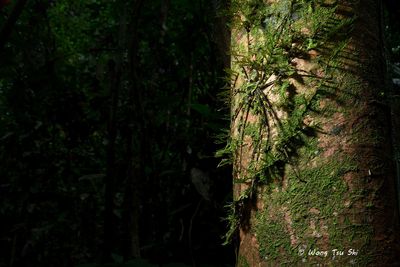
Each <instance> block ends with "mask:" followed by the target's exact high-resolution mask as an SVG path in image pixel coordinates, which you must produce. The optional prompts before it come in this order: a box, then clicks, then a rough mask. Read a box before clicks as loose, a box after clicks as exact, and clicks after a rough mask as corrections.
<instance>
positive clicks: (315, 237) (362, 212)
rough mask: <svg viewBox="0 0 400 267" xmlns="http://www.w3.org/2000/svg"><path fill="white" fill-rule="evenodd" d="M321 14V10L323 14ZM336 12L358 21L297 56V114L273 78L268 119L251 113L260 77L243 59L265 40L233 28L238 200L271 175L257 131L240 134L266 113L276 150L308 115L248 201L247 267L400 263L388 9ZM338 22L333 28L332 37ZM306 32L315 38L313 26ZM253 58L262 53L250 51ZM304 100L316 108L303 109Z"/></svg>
mask: <svg viewBox="0 0 400 267" xmlns="http://www.w3.org/2000/svg"><path fill="white" fill-rule="evenodd" d="M271 2H273V3H276V2H279V1H271ZM333 2H334V1H326V3H325V5H326V6H328V5H330V4H332V3H333ZM262 5H269V4H268V3H264V4H262ZM321 6H322V7H323V6H324V5H315V6H313V7H312V8H314V9H315V10H314V11H313V12H317V11H318V9H319V8H321ZM258 8H260V7H258ZM334 13H335V14H334V17H335V18H336V19H337V20H345V19H348V18H355V20H354V22H353V23H352V24H351V27H350V28H351V29H352V30H351V31H348V32H345V33H346V34H345V33H343V32H340V31H339V32H334V33H333V34H332V36H330V37H329V38H327V39H326V40H325V41H324V42H320V43H319V46H317V47H310V46H309V47H308V49H307V52H306V53H299V54H298V55H294V56H290V55H289V56H288V58H289V60H290V65H291V66H292V67H293V68H294V69H295V73H294V74H290V75H288V77H287V78H286V80H287V81H288V82H289V84H290V85H289V86H288V87H287V90H286V92H285V94H286V96H287V97H286V100H287V99H289V100H290V99H292V102H291V103H290V108H288V107H287V105H286V106H285V105H282V104H281V99H280V96H279V93H277V92H276V90H277V89H276V88H275V89H276V90H275V89H274V87H277V85H276V83H275V84H274V83H273V82H274V80H277V79H279V75H278V76H277V75H275V76H274V75H269V78H268V81H269V83H268V82H267V85H268V86H267V88H263V93H264V95H265V96H266V97H267V99H268V102H269V106H268V108H269V109H268V111H266V112H265V113H262V112H261V113H256V112H251V111H250V112H246V110H245V109H243V108H241V102H242V101H243V98H241V97H240V94H239V93H235V92H236V91H238V90H241V89H243V88H244V86H243V85H244V84H245V83H247V82H249V79H248V78H247V77H246V74H245V73H250V72H251V69H250V68H251V67H249V69H246V66H242V65H240V64H241V62H242V61H241V60H240V59H241V57H242V56H243V55H240V53H246V51H250V49H249V47H248V46H249V45H250V44H251V41H252V40H253V41H256V40H259V39H257V38H256V37H254V36H252V32H251V31H247V33H246V31H245V30H244V29H243V25H244V24H245V23H242V24H238V25H239V26H234V28H233V32H232V34H233V39H232V46H233V51H235V52H234V53H233V54H234V55H233V60H232V69H233V70H234V71H236V74H237V77H236V79H235V83H234V89H233V91H234V93H233V103H232V110H233V111H232V114H236V115H233V119H232V136H233V138H236V139H238V140H240V141H239V142H238V144H239V146H238V148H237V149H236V153H235V155H234V158H235V159H234V179H235V180H239V181H240V180H241V181H242V182H241V183H236V184H235V188H234V195H235V198H236V199H239V198H240V196H243V194H244V192H246V190H249V188H252V187H253V186H254V181H255V179H256V177H253V180H251V179H249V177H250V178H251V176H252V175H253V174H252V172H254V170H256V171H257V170H259V169H262V168H263V166H262V164H263V161H264V162H265V161H266V160H265V159H266V158H267V157H268V156H265V155H264V156H255V154H257V153H258V152H257V151H258V150H257V151H256V149H255V147H256V146H257V145H256V144H255V142H256V141H255V139H256V138H255V137H254V135H251V134H248V132H249V131H247V132H246V131H245V130H243V132H244V134H241V130H240V128H241V127H242V128H244V129H246V123H247V125H251V124H257V123H259V122H260V121H262V120H263V119H262V118H261V117H262V116H263V114H264V115H266V116H268V118H267V121H269V123H268V125H267V126H266V124H265V123H264V124H263V126H264V127H266V128H268V129H267V130H265V129H261V130H260V132H261V134H260V135H261V138H262V139H264V141H265V140H266V139H268V140H267V141H266V143H267V145H268V146H269V147H272V148H271V150H272V151H273V149H274V145H275V144H273V143H274V142H275V143H276V142H281V143H282V142H284V141H282V140H281V139H282V138H281V135H282V130H280V129H281V128H284V127H283V126H281V124H282V125H285V124H287V123H289V125H290V123H291V120H292V118H293V117H294V116H295V115H296V114H298V111H299V110H303V111H304V113H302V114H303V115H302V117H300V119H301V127H300V130H299V137H298V138H294V139H290V140H291V141H290V142H289V143H291V145H292V146H291V147H290V149H289V148H288V149H284V151H285V153H283V154H286V155H287V157H286V158H284V160H280V162H279V164H280V166H278V167H277V170H278V171H275V172H274V173H273V174H271V172H263V175H265V176H266V178H265V179H264V180H263V181H264V182H263V183H262V184H260V185H258V186H257V188H256V189H254V188H252V189H251V192H252V193H251V194H250V196H247V197H246V201H245V202H244V203H245V204H244V206H243V208H242V210H243V212H242V214H241V219H240V221H241V223H240V231H239V232H240V246H239V256H238V265H239V266H285V265H288V266H295V265H296V264H297V265H311V264H322V265H323V266H350V265H357V266H367V265H368V266H397V265H399V264H400V262H399V259H398V257H397V255H399V252H400V249H399V245H398V242H397V240H398V230H399V227H398V223H399V221H398V213H397V205H396V203H397V202H396V192H395V191H396V190H395V188H396V182H395V169H394V164H393V158H392V149H391V141H390V140H391V132H390V127H391V125H390V119H389V117H390V108H389V105H388V104H387V102H386V101H385V94H386V93H387V91H385V88H384V87H385V81H384V77H385V73H384V72H385V66H384V58H383V47H382V44H383V42H382V33H381V21H380V20H381V18H380V14H381V13H380V4H379V1H372V0H364V1H338V5H337V7H336V9H335V12H334ZM241 20H242V21H246V19H244V18H241ZM333 24H334V22H330V21H327V24H326V26H324V30H325V31H328V30H330V27H332V28H333V26H332V25H333ZM336 25H337V24H336ZM301 31H303V32H304V35H305V36H307V34H308V31H309V27H308V26H305V27H304V29H302V30H301ZM249 40H250V41H249ZM296 45H297V44H296V43H295V42H294V43H293V44H292V47H293V46H296ZM339 46H342V47H341V49H338V47H339ZM238 47H241V48H238ZM235 48H237V49H236V50H235ZM236 51H239V52H236ZM333 51H336V52H333ZM289 54H290V53H289ZM247 56H249V57H259V56H261V55H257V54H251V53H250V52H249V53H248V54H247ZM266 67H268V65H267V66H266ZM300 95H303V96H304V98H305V99H306V100H307V101H306V104H304V103H303V104H298V102H296V99H297V98H296V97H297V96H300ZM250 105H251V104H250ZM296 105H300V106H301V105H305V106H306V107H305V108H304V109H303V108H301V107H296ZM296 116H297V115H296ZM244 121H245V122H244ZM243 124H244V126H243ZM260 127H261V126H260ZM309 129H313V130H312V132H311V133H310V132H309ZM271 143H272V144H271ZM263 144H264V143H263ZM264 146H265V144H264ZM264 149H265V147H264ZM275 154H276V153H275ZM254 161H259V162H260V163H254ZM257 175H260V174H259V173H258V172H257ZM342 252H343V254H342Z"/></svg>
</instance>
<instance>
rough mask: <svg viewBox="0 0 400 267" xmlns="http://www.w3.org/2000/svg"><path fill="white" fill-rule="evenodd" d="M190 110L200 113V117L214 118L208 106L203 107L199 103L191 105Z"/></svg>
mask: <svg viewBox="0 0 400 267" xmlns="http://www.w3.org/2000/svg"><path fill="white" fill-rule="evenodd" d="M190 108H191V109H193V110H195V111H197V112H198V113H200V115H202V116H204V117H206V118H208V117H211V116H212V111H211V109H210V107H209V106H208V105H203V104H199V103H195V104H191V105H190Z"/></svg>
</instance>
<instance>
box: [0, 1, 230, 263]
mask: <svg viewBox="0 0 400 267" xmlns="http://www.w3.org/2000/svg"><path fill="white" fill-rule="evenodd" d="M16 2H18V1H11V3H10V4H9V5H7V6H5V7H4V8H3V9H2V10H1V15H0V26H1V27H3V26H4V25H6V22H7V20H8V18H9V17H10V14H11V12H12V10H13V9H14V7H15V6H16ZM214 7H215V5H214V6H213V5H212V2H210V1H207V0H201V1H188V0H164V1H162V0H158V1H150V2H149V1H118V0H114V1H103V0H90V1H81V0H73V1H64V0H59V1H47V0H46V1H44V0H35V1H28V2H27V3H26V5H25V6H24V9H23V11H22V13H21V15H20V16H19V18H18V20H17V22H16V24H15V25H14V27H13V29H12V34H11V35H10V38H9V39H8V40H7V42H6V45H5V47H4V49H3V50H2V51H1V52H0V62H1V64H0V109H1V111H0V114H1V117H0V139H1V143H0V146H1V149H0V153H1V154H0V160H1V165H0V177H1V183H0V191H1V198H2V201H1V204H0V220H1V221H2V225H3V227H2V229H1V233H0V242H1V247H3V248H4V250H3V251H2V253H1V255H2V257H1V259H0V266H74V265H77V264H83V263H93V262H115V263H122V262H124V261H127V260H129V259H132V257H133V256H132V253H131V252H130V251H129V249H128V248H129V245H128V243H129V242H131V241H132V236H130V235H129V231H130V229H132V227H134V226H132V225H134V224H135V222H136V223H138V224H139V228H138V229H139V230H138V232H137V233H136V234H137V235H138V236H137V237H136V238H138V239H139V240H140V241H139V242H140V253H141V257H142V258H145V259H147V260H148V261H146V262H147V264H149V266H150V264H156V263H157V264H158V263H173V262H182V264H183V263H186V264H192V263H204V264H206V263H209V264H214V265H218V266H222V265H224V264H232V262H233V260H234V259H233V250H232V248H231V247H222V246H221V243H222V241H221V236H222V235H223V233H224V231H225V225H224V223H223V222H222V221H221V218H222V217H223V216H224V212H223V210H224V209H223V205H224V203H225V202H226V201H227V200H228V199H229V192H230V186H231V182H230V171H229V169H228V168H227V169H219V170H217V169H216V165H217V163H218V162H217V161H216V159H214V157H213V154H214V151H215V150H216V147H215V144H214V140H215V138H214V137H215V135H217V134H218V133H219V132H220V130H221V129H223V128H224V127H226V126H227V121H226V120H224V119H223V114H224V113H226V112H224V111H223V110H221V107H222V106H223V105H221V103H219V101H218V100H217V94H218V93H219V91H220V89H221V87H223V86H224V82H223V79H222V78H221V77H223V76H224V72H223V65H222V60H221V55H219V54H218V53H217V52H216V51H217V49H216V41H215V32H216V31H215V28H213V27H214V26H213V25H214V22H215V19H216V13H217V12H216V10H215V9H214ZM131 170H133V172H131ZM196 171H197V172H196ZM191 173H192V174H193V173H200V176H201V177H202V178H200V179H203V180H202V181H203V184H207V185H206V186H203V189H204V188H206V189H207V192H206V193H204V190H203V191H202V189H201V185H200V189H199V186H197V188H196V186H195V185H196V178H193V175H192V177H191V175H190V174H191ZM110 177H111V178H110ZM131 177H134V178H133V181H134V183H132V180H130V179H131ZM193 179H194V180H193ZM110 181H111V182H110ZM197 184H198V183H197ZM217 191H218V194H216V192H217ZM107 192H111V193H110V195H111V202H112V203H111V204H110V206H109V207H107ZM202 192H203V196H202V195H201V194H202ZM133 194H135V195H136V197H137V198H132V195H133ZM204 194H207V196H208V197H207V198H208V200H206V199H204ZM110 207H111V213H110V212H108V211H107V209H109V208H110ZM132 207H133V209H134V208H137V209H138V212H139V214H140V216H139V217H138V218H136V219H132V218H131V217H129V213H130V210H132ZM110 217H112V218H110ZM107 220H111V221H112V227H111V230H110V229H108V230H107V229H105V221H107ZM106 228H107V227H106ZM107 231H108V232H110V231H111V234H110V233H106V232H107ZM134 235H135V233H134ZM109 236H113V238H112V240H108V237H109ZM110 242H112V244H106V243H110ZM107 247H108V248H109V249H107ZM104 252H106V254H107V253H109V252H110V253H109V254H110V255H104ZM136 256H137V255H136ZM143 262H145V261H144V260H143ZM143 262H141V263H138V261H137V262H136V263H135V261H133V262H131V264H139V265H140V264H141V265H140V266H144V265H143V264H144V263H143ZM127 264H128V263H127ZM139 265H138V266H139ZM87 266H89V265H87ZM90 266H92V265H90ZM127 266H128V265H127ZM132 266H136V265H132ZM167 266H168V265H167ZM171 266H172V265H171ZM182 266H184V265H182Z"/></svg>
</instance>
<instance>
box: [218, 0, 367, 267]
mask: <svg viewBox="0 0 400 267" xmlns="http://www.w3.org/2000/svg"><path fill="white" fill-rule="evenodd" d="M319 3H320V2H319V1H316V0H311V1H307V2H301V3H300V2H298V1H289V0H282V1H278V2H277V3H273V4H271V5H266V4H265V3H264V1H258V0H247V1H245V2H243V1H233V3H232V10H231V12H232V17H233V20H232V24H233V28H234V29H235V31H236V32H241V34H239V35H238V36H240V37H239V38H240V39H241V40H242V41H240V42H239V44H237V43H233V47H232V57H233V69H234V70H235V73H236V75H235V79H236V78H237V75H238V76H240V77H241V85H240V86H235V87H234V88H233V93H232V95H233V96H234V101H232V102H234V104H233V108H234V114H233V115H232V121H233V122H234V123H235V124H236V125H234V127H235V128H236V129H237V130H238V133H237V134H235V136H234V137H232V138H233V139H231V140H230V144H229V145H228V146H227V147H226V149H225V152H224V153H226V152H227V153H229V152H230V153H231V155H234V156H233V158H236V160H237V161H238V160H240V159H241V156H242V155H241V151H242V148H241V147H243V146H244V145H245V142H244V141H243V140H244V139H245V138H246V140H247V142H248V141H251V143H252V146H248V144H246V145H247V147H246V149H247V150H246V153H249V154H250V155H252V156H251V163H250V164H249V166H247V167H246V177H242V179H243V181H246V182H249V181H250V184H251V187H250V188H248V189H247V190H246V191H245V192H242V195H241V196H240V197H238V198H237V199H235V201H234V203H233V204H232V209H231V213H230V215H229V216H228V217H229V221H230V222H231V228H230V231H229V236H232V235H233V233H234V231H235V229H236V227H240V224H239V222H240V220H239V219H238V217H240V216H241V214H240V213H241V210H240V207H244V206H245V205H244V202H245V201H249V200H250V196H251V194H252V193H253V192H255V191H256V188H253V187H257V186H258V185H260V184H261V185H263V187H264V188H268V187H269V189H267V190H265V192H267V193H265V195H264V196H263V197H264V200H265V206H266V208H265V210H263V211H259V212H258V214H257V216H256V226H255V233H256V234H257V238H258V239H259V243H260V254H261V256H262V257H263V258H266V259H267V260H268V259H275V258H277V257H278V256H280V255H286V257H287V258H288V262H292V263H298V262H299V260H301V259H302V258H301V257H299V256H298V246H300V245H304V244H307V245H308V246H309V247H310V246H313V245H316V246H317V245H319V244H324V242H323V241H322V239H321V238H320V237H318V235H320V236H328V237H329V244H328V245H329V246H333V247H337V248H338V249H339V248H342V247H344V246H345V245H346V244H344V243H342V240H343V237H344V236H346V237H347V236H351V237H352V238H351V239H352V240H360V238H361V237H360V235H361V234H359V233H361V232H364V233H368V231H369V230H368V229H365V228H362V229H361V228H357V227H353V226H352V225H351V224H350V225H349V226H348V227H345V228H341V229H340V228H338V227H337V226H338V225H341V222H339V221H338V220H339V217H341V215H342V214H343V212H344V211H345V210H346V209H347V207H345V206H344V199H349V200H351V201H353V200H354V199H355V197H352V196H351V195H349V192H348V188H347V185H346V183H345V182H344V181H343V176H344V175H345V174H346V173H347V172H350V171H355V169H356V167H355V166H356V164H355V162H354V159H352V158H343V156H342V157H340V156H339V155H337V154H335V155H333V156H331V157H329V158H320V155H321V153H322V149H321V148H320V147H318V140H317V138H315V136H316V135H317V134H316V127H318V124H319V123H320V122H325V121H324V120H325V118H326V117H329V116H330V115H332V114H334V113H336V112H341V113H343V112H345V110H344V109H342V108H341V107H340V106H341V105H343V104H345V103H346V104H349V103H351V101H357V100H354V99H357V98H358V96H359V94H360V93H361V91H360V88H361V87H360V83H359V82H358V81H357V80H356V79H355V77H354V76H353V75H352V74H350V73H347V72H346V70H344V69H343V66H344V65H345V64H347V65H348V62H346V60H353V61H354V62H356V59H355V58H352V57H349V56H348V54H349V53H348V51H346V47H347V44H348V39H347V37H346V34H342V33H347V32H348V31H349V30H350V28H351V24H352V22H353V20H352V19H349V20H343V19H339V18H338V17H337V16H336V14H335V7H334V6H331V7H321V6H319ZM305 28H306V29H308V30H304V29H305ZM332 40H335V42H332ZM245 42H247V43H245ZM338 42H339V44H338ZM310 49H315V50H317V51H319V53H320V56H318V57H317V58H314V59H310V58H309V50H310ZM294 59H304V60H307V61H308V62H310V64H313V65H314V67H313V69H312V70H311V71H310V72H309V73H307V75H303V76H304V77H303V76H302V75H300V74H299V73H298V70H296V67H295V66H294V65H293V64H292V62H293V60H294ZM354 64H356V63H354ZM317 72H320V73H319V74H318V75H317V74H316V73H317ZM321 73H322V75H321ZM303 74H304V73H303ZM271 77H275V79H272V81H271V79H270V78H271ZM293 80H295V81H296V82H297V83H298V84H299V88H296V86H295V84H294V83H293ZM303 87H304V88H303ZM305 87H306V88H305ZM266 91H268V93H267V94H265V92H266ZM270 94H272V95H273V98H274V99H268V97H270V96H271V95H270ZM276 113H281V114H284V115H283V116H280V117H279V118H277V116H276V115H275V114H276ZM308 115H310V116H311V117H313V119H314V120H315V121H313V124H312V125H305V123H304V120H305V118H306V117H307V116H308ZM249 116H252V118H257V119H256V122H254V120H252V122H251V123H249ZM271 128H272V129H271ZM270 131H276V132H277V133H276V134H274V135H273V136H270V134H269V133H270ZM233 144H234V145H233ZM249 150H250V151H249ZM251 150H252V151H251ZM221 154H223V153H221ZM246 156H247V157H249V155H246ZM236 171H238V172H239V176H240V175H243V174H241V173H240V170H236ZM282 177H285V181H279V179H282ZM273 181H278V182H277V183H275V182H273ZM283 184H284V185H283ZM353 193H354V194H356V193H355V192H352V193H351V194H353ZM357 194H358V193H357ZM285 222H286V223H285ZM345 239H346V238H345ZM349 242H350V241H349ZM359 242H361V241H359ZM365 242H366V241H365ZM292 243H293V244H292ZM325 243H326V242H325ZM361 243H362V242H361ZM282 257H283V256H282Z"/></svg>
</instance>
